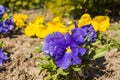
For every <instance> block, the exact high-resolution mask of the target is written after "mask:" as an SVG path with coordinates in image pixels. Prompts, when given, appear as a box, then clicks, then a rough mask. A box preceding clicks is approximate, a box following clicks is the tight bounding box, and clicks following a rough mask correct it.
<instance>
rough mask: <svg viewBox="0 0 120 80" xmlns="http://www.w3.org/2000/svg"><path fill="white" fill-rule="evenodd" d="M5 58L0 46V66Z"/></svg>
mask: <svg viewBox="0 0 120 80" xmlns="http://www.w3.org/2000/svg"><path fill="white" fill-rule="evenodd" d="M7 59H8V57H7V56H6V55H5V53H4V52H3V50H2V49H1V48H0V66H2V65H3V63H4V62H5V60H7Z"/></svg>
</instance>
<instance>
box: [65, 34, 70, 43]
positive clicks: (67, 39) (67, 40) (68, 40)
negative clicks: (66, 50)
mask: <svg viewBox="0 0 120 80" xmlns="http://www.w3.org/2000/svg"><path fill="white" fill-rule="evenodd" d="M64 38H65V41H66V44H67V45H69V44H70V43H71V35H70V34H69V33H66V34H65V35H64Z"/></svg>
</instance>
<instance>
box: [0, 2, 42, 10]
mask: <svg viewBox="0 0 120 80" xmlns="http://www.w3.org/2000/svg"><path fill="white" fill-rule="evenodd" d="M0 4H2V5H4V6H6V7H9V8H10V9H11V10H13V11H14V10H20V9H32V8H38V7H42V0H1V1H0Z"/></svg>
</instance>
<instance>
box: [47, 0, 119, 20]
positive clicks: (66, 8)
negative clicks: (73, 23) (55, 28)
mask: <svg viewBox="0 0 120 80" xmlns="http://www.w3.org/2000/svg"><path fill="white" fill-rule="evenodd" d="M45 5H46V6H47V8H48V9H51V10H52V11H53V13H54V14H55V15H60V16H61V15H63V16H69V15H73V16H75V17H76V18H79V17H78V16H81V15H82V14H84V13H86V12H87V13H90V14H92V16H95V15H100V14H101V15H108V14H109V15H112V16H115V15H119V14H120V10H119V7H120V6H119V5H120V1H119V0H46V1H45Z"/></svg>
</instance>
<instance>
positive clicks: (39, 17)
mask: <svg viewBox="0 0 120 80" xmlns="http://www.w3.org/2000/svg"><path fill="white" fill-rule="evenodd" d="M33 22H34V23H36V24H42V23H43V22H44V16H36V17H35V19H34V20H33Z"/></svg>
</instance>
